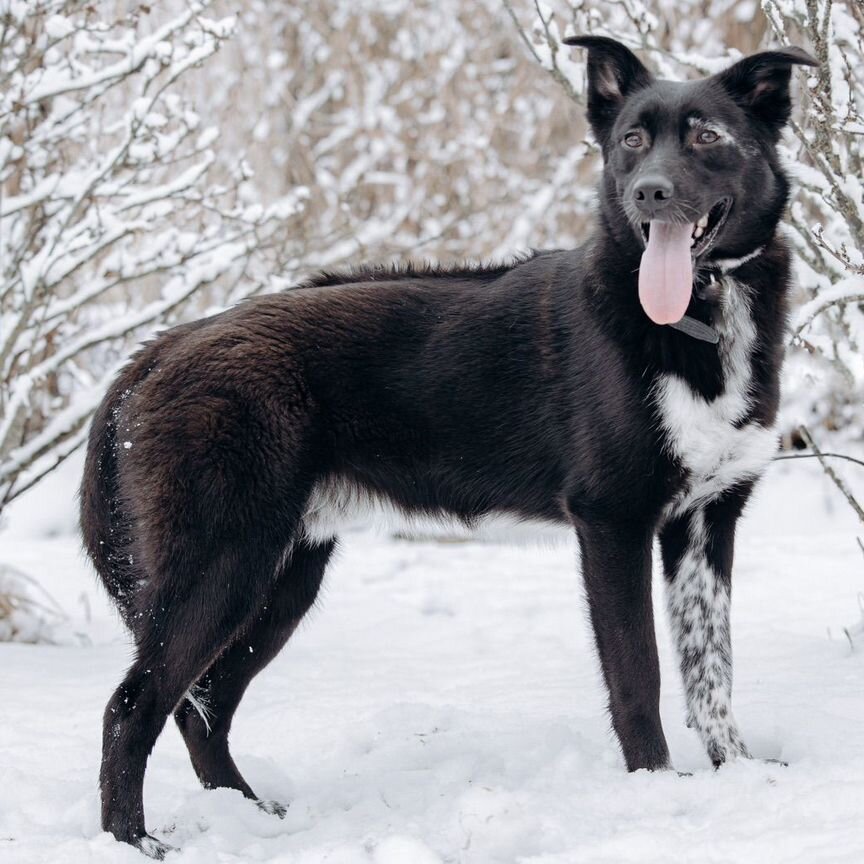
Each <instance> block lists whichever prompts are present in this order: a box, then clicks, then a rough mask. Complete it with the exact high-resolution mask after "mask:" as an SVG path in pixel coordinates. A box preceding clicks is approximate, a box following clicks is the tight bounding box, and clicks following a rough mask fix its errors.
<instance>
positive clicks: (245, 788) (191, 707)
mask: <svg viewBox="0 0 864 864" xmlns="http://www.w3.org/2000/svg"><path fill="white" fill-rule="evenodd" d="M334 546H335V542H334V541H333V540H329V541H326V542H324V543H316V544H313V543H310V542H307V541H306V540H297V541H296V542H295V543H294V544H293V546H292V547H291V549H290V550H289V552H288V555H287V556H286V559H287V560H286V563H285V565H284V567H283V568H282V570H281V572H280V573H279V574H277V577H276V581H275V583H274V585H273V588H272V590H271V592H270V594H269V595H268V596H267V597H266V599H265V601H264V603H263V604H262V606H261V608H260V609H259V611H258V612H257V613H256V614H255V616H254V617H253V619H252V620H251V621H250V622H249V623H248V624H247V625H245V626H244V627H243V628H242V630H241V631H240V633H239V634H238V636H237V638H236V639H235V640H234V641H233V642H232V644H231V645H230V646H229V647H228V648H226V649H225V650H224V651H223V652H222V654H220V656H219V657H218V658H217V659H216V660H215V661H214V663H213V665H212V666H211V667H210V668H209V669H208V670H207V672H206V673H205V674H204V675H203V676H201V678H200V679H199V680H198V681H197V682H196V684H195V686H194V688H193V689H192V697H193V699H194V701H192V700H190V699H189V698H186V699H184V700H183V701H182V702H181V704H180V706H179V707H178V709H177V710H176V711H175V712H174V719H175V720H176V721H177V725H178V726H179V727H180V731H181V732H182V734H183V738H184V740H185V741H186V746H187V747H188V748H189V756H190V757H191V759H192V765H193V766H194V768H195V773H196V774H197V775H198V778H199V779H200V780H201V783H202V784H203V785H204V786H205V787H207V788H215V787H227V788H229V789H238V790H239V791H240V792H242V793H243V794H244V795H245V796H246V797H247V798H252V799H254V800H256V801H258V803H259V806H261V807H262V809H265V810H267V811H268V812H273V813H276V814H277V815H279V816H284V815H285V808H284V807H283V806H282V805H281V804H278V803H276V802H262V801H260V800H259V799H258V798H257V796H256V795H255V793H254V792H253V791H252V789H251V788H250V786H249V784H248V783H247V782H246V781H245V780H244V779H243V777H242V776H241V774H240V772H239V771H238V770H237V766H236V765H235V764H234V760H233V759H232V758H231V753H230V752H229V749H228V733H229V731H230V729H231V721H232V718H233V717H234V712H235V711H236V710H237V706H238V705H239V704H240V700H241V699H242V698H243V694H244V693H245V691H246V688H247V687H248V686H249V683H250V682H251V680H252V679H253V678H254V677H255V675H257V674H258V673H259V672H260V671H261V670H262V669H263V668H264V667H265V666H266V665H267V664H268V663H269V662H270V661H271V660H272V659H273V658H274V657H275V656H276V655H277V654H278V653H279V651H280V650H281V649H282V647H283V646H284V645H285V643H286V642H287V641H288V639H289V638H290V637H291V634H292V633H293V632H294V630H295V629H296V628H297V625H298V624H299V623H300V621H301V619H302V618H303V616H304V615H305V614H306V612H307V611H308V610H309V608H310V606H311V605H312V604H313V603H314V601H315V597H316V596H317V594H318V589H319V587H320V585H321V579H322V577H323V575H324V569H325V568H326V566H327V562H328V560H329V559H330V555H331V553H332V551H333V547H334ZM195 703H198V704H197V705H196V704H195Z"/></svg>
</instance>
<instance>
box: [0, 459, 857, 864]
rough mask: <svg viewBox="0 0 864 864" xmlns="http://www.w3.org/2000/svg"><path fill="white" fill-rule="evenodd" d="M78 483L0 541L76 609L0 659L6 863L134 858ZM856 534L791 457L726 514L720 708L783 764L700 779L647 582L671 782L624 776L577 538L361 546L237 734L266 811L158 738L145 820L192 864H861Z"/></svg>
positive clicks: (348, 543)
mask: <svg viewBox="0 0 864 864" xmlns="http://www.w3.org/2000/svg"><path fill="white" fill-rule="evenodd" d="M853 470H857V469H853V468H851V467H850V468H849V471H847V472H846V473H850V472H851V471H853ZM74 482H75V478H74V471H73V470H71V469H66V470H64V471H63V472H60V473H59V474H58V476H57V478H56V479H55V478H52V480H51V481H50V483H49V484H48V485H47V486H45V487H43V489H41V490H39V491H38V493H37V494H36V495H35V496H30V499H29V500H25V501H24V502H22V504H21V505H20V506H19V507H17V508H15V509H14V510H13V511H12V512H11V513H10V516H9V524H8V527H7V528H6V530H4V531H3V533H2V535H0V561H3V562H5V563H7V564H11V565H13V566H15V567H17V568H18V569H20V570H22V571H25V572H29V573H31V574H33V575H35V576H38V578H39V579H40V580H42V582H43V583H44V584H45V586H46V587H47V588H48V589H49V590H50V591H51V592H52V593H53V594H54V596H55V597H56V598H57V599H58V600H59V601H60V602H61V604H62V605H63V606H64V607H65V608H66V609H67V611H68V612H69V614H70V620H69V621H68V622H67V624H65V625H64V626H62V627H60V628H58V630H57V634H58V637H59V638H60V639H61V640H62V642H63V644H61V645H54V646H50V645H36V646H33V645H16V644H2V645H0V691H2V695H0V861H3V862H7V861H8V862H21V864H24V862H28V864H29V862H51V864H79V862H112V864H115V862H124V861H126V862H132V864H140V862H141V861H143V860H145V859H143V858H142V857H141V856H140V854H139V853H138V852H136V851H134V850H132V849H130V848H128V847H124V846H121V845H119V844H117V843H115V842H114V840H113V839H112V838H111V837H109V836H108V835H107V834H104V833H102V832H100V830H99V814H98V810H99V808H98V794H97V789H96V778H97V773H98V765H99V741H100V718H101V713H102V710H103V707H104V704H105V702H106V701H107V699H108V696H109V694H110V693H111V691H112V689H113V687H114V686H115V685H116V683H117V682H118V681H119V679H120V678H121V676H122V673H123V670H124V666H125V664H126V663H127V662H128V659H129V653H130V652H129V647H128V643H127V641H126V638H125V635H124V633H123V631H122V629H121V627H120V625H119V624H118V622H117V620H116V619H115V617H114V615H113V613H112V612H111V610H110V609H109V608H108V606H107V603H106V601H105V599H104V597H103V595H102V592H101V589H100V588H99V587H97V585H96V582H95V579H94V576H93V574H92V571H91V570H90V568H89V566H88V564H87V563H86V562H85V560H84V558H83V556H82V554H81V552H80V549H79V544H78V541H77V539H76V538H75V537H74V535H72V534H70V533H69V528H70V525H71V523H72V518H73V517H72V515H71V513H72V510H71V491H70V490H71V489H72V488H73V484H74ZM58 501H59V502H61V504H62V506H58ZM64 502H70V503H68V504H66V503H64ZM858 528H859V526H858V525H857V524H856V522H855V519H854V515H853V514H852V513H851V511H850V510H849V508H848V507H847V506H846V504H845V502H844V501H843V500H842V499H841V498H839V497H838V496H837V493H836V492H835V490H834V489H833V487H830V486H827V485H826V483H825V481H824V479H823V477H822V475H821V472H819V470H818V468H817V467H814V465H813V464H812V463H803V462H798V463H791V464H790V463H783V464H782V465H780V464H778V465H775V466H773V467H772V468H771V469H770V472H769V475H768V477H767V479H766V481H765V482H764V483H763V486H762V489H761V492H760V495H759V497H758V499H757V500H756V501H755V502H754V503H753V505H752V506H751V508H750V510H749V512H748V515H747V516H746V518H745V520H744V522H743V524H742V528H741V531H740V535H739V537H740V541H739V546H738V554H737V572H736V575H735V583H734V592H733V597H734V600H733V623H734V645H735V657H736V665H735V671H736V679H735V703H736V715H737V718H738V721H739V724H740V726H741V727H742V730H743V732H744V734H745V737H746V740H747V741H748V743H749V745H750V747H751V749H752V750H753V751H754V753H756V754H758V755H760V756H763V757H772V758H777V759H782V760H785V761H787V762H788V763H789V766H788V767H786V768H784V767H781V766H777V765H772V764H766V763H762V762H759V761H754V762H747V763H738V764H735V765H731V766H728V767H725V768H723V769H722V770H720V771H719V772H715V771H713V770H712V769H711V767H710V765H709V764H708V762H707V759H706V758H705V756H704V755H703V753H702V751H701V747H700V745H699V743H698V742H697V740H696V736H695V734H694V733H693V732H691V731H689V730H688V729H686V728H685V726H684V722H683V709H682V694H681V687H680V683H679V680H678V675H677V672H676V669H675V662H674V658H673V655H672V651H671V645H670V641H669V635H668V628H667V627H666V625H665V620H664V619H663V616H662V608H663V606H662V585H660V584H657V585H656V595H655V596H656V599H655V603H656V604H657V608H658V610H660V611H661V615H660V616H659V622H660V623H659V640H660V651H661V662H662V668H663V699H662V713H663V719H664V723H665V728H666V735H667V738H668V740H669V745H670V748H671V751H672V754H673V759H674V762H675V765H676V767H677V768H678V770H679V771H686V772H692V776H689V777H680V776H678V775H677V774H675V773H672V772H670V773H664V774H648V773H645V772H639V773H637V774H634V775H628V774H627V773H626V772H625V770H624V767H623V763H622V760H621V757H620V755H619V753H618V749H617V746H616V743H615V741H614V740H613V738H612V735H611V733H610V731H609V724H608V719H607V717H606V714H605V711H604V694H603V690H602V687H601V684H600V678H599V672H598V668H597V662H596V658H595V653H594V650H593V648H592V643H591V637H590V633H589V629H588V624H587V620H586V611H585V607H584V598H583V594H582V590H581V587H580V583H579V578H578V574H577V572H576V569H575V549H574V547H573V545H572V544H570V543H568V542H564V543H560V544H558V545H550V544H548V543H546V544H540V545H530V546H520V547H512V546H506V545H497V544H489V543H487V544H480V543H428V542H424V543H417V542H407V541H394V540H390V539H387V538H385V537H381V536H376V535H374V534H368V533H358V534H352V535H350V536H347V537H345V538H344V541H343V543H342V549H341V553H340V555H339V557H338V560H337V561H336V563H335V565H333V566H332V567H331V570H330V571H329V574H328V578H327V580H326V590H325V591H324V592H323V597H322V598H321V601H320V603H319V607H318V608H317V609H316V610H315V611H314V613H313V614H311V615H310V616H309V619H307V623H306V625H305V626H304V627H303V628H302V629H301V631H300V632H298V633H297V634H296V635H295V637H294V638H293V639H292V641H291V643H290V645H289V646H288V647H287V648H286V650H285V651H284V652H283V653H282V655H281V656H280V657H279V658H278V659H277V660H276V661H274V663H273V664H272V665H271V666H270V667H269V668H268V669H267V670H266V671H265V672H263V673H262V674H261V675H260V676H259V677H258V678H257V679H256V681H255V682H254V683H253V685H252V687H251V688H250V690H249V692H248V694H247V696H246V699H245V701H244V703H243V705H242V707H241V709H240V711H239V713H238V715H237V719H236V721H235V724H234V731H233V735H232V742H233V751H234V755H235V758H236V760H237V762H238V764H239V765H240V768H241V770H242V771H243V772H244V774H245V775H246V777H247V778H248V779H249V781H250V782H251V784H252V786H253V788H255V789H256V791H258V793H259V794H260V795H262V796H263V797H268V798H277V799H281V800H283V801H286V802H290V805H291V806H290V808H289V811H288V816H287V818H286V819H285V820H284V821H280V820H279V819H277V818H276V817H273V816H268V815H266V814H264V813H262V812H261V811H259V810H258V809H257V808H256V807H255V806H254V804H252V803H250V802H248V801H246V800H244V799H243V798H242V797H241V796H240V795H239V793H236V792H229V791H224V790H217V791H204V790H202V789H201V788H200V787H199V786H198V783H197V781H196V779H195V776H194V774H193V772H192V769H191V766H190V764H189V761H188V758H187V756H186V753H185V750H184V748H183V744H182V742H181V739H180V737H179V735H178V733H177V732H176V730H175V729H174V728H173V727H170V728H167V729H166V731H165V733H163V736H162V737H161V738H160V740H159V743H158V745H157V747H156V750H155V752H154V754H153V756H152V757H151V760H150V765H149V770H148V774H147V781H146V785H145V807H146V811H147V819H148V826H149V828H150V830H151V831H152V832H153V833H154V834H156V835H157V836H158V837H160V838H161V839H163V840H165V841H166V842H168V843H171V844H172V845H174V846H177V847H179V849H180V851H179V852H175V853H172V854H171V856H169V859H168V860H169V861H170V860H174V861H177V862H188V864H193V862H194V864H199V862H200V864H205V862H206V864H210V862H286V864H287V862H292V864H293V862H296V864H319V862H322V864H323V862H328V864H361V862H365V864H439V862H465V864H498V862H502V864H503V862H507V864H509V862H514V864H515V862H525V864H527V862H532V864H571V862H573V864H575V862H591V864H602V862H609V864H618V862H629V861H638V862H640V864H651V862H658V864H660V862H662V864H670V862H736V864H740V862H759V864H765V862H783V864H792V862H801V864H816V862H831V864H842V862H850V864H852V862H855V864H860V862H861V861H864V816H862V814H864V731H862V730H864V726H862V718H864V645H858V646H857V649H858V650H857V651H853V650H851V649H850V645H849V642H848V641H847V639H846V637H845V636H844V635H843V632H842V627H843V626H844V625H849V624H854V623H855V621H856V618H857V617H858V616H859V612H858V607H857V596H858V593H859V592H861V591H862V590H864V560H862V557H861V553H860V551H859V550H858V549H857V547H856V546H855V543H854V537H855V533H856V531H857V530H858ZM658 582H659V580H658ZM76 634H78V635H76Z"/></svg>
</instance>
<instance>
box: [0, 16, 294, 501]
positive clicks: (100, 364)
mask: <svg viewBox="0 0 864 864" xmlns="http://www.w3.org/2000/svg"><path fill="white" fill-rule="evenodd" d="M208 5H209V3H208V2H195V3H189V4H184V5H183V7H182V9H183V11H182V12H180V13H179V14H177V15H176V17H173V18H170V19H168V20H166V21H164V22H159V23H158V24H156V23H151V22H150V21H149V19H148V12H149V7H147V6H144V5H143V4H142V5H141V6H137V7H134V8H133V11H131V12H129V13H128V14H125V15H123V16H122V17H119V18H117V19H110V20H109V19H108V18H107V17H106V16H107V12H105V11H104V6H93V5H88V4H84V3H81V2H67V0H37V2H30V3H20V2H11V3H10V2H3V3H2V4H0V16H2V17H0V190H2V198H0V220H2V221H0V267H2V270H0V511H2V509H3V507H4V506H5V505H6V504H8V503H9V502H10V501H12V500H14V499H15V498H16V497H17V496H18V495H20V494H21V493H22V492H24V491H25V490H26V489H28V488H29V487H30V486H32V485H33V484H34V483H36V482H37V481H38V480H39V479H40V478H41V477H43V476H44V475H45V474H46V473H47V472H48V471H50V470H51V469H52V468H53V467H54V466H56V465H57V464H58V463H59V462H61V461H62V460H63V459H64V458H66V457H67V456H68V455H69V454H70V453H71V452H72V451H73V450H74V449H75V448H76V447H78V446H79V445H80V444H81V442H82V441H83V439H84V436H85V434H86V424H87V420H88V418H89V416H90V412H91V410H92V408H93V407H94V405H95V403H96V402H97V401H98V399H99V398H100V396H101V394H102V391H103V389H104V387H105V385H106V383H107V381H108V379H110V377H111V376H112V375H113V374H114V373H115V371H116V368H117V366H118V364H119V363H121V362H122V361H123V359H124V358H125V356H126V354H127V351H128V341H129V338H130V337H136V336H137V337H139V338H140V337H141V336H142V335H145V334H147V333H148V332H150V331H151V330H152V329H153V328H154V327H155V326H157V325H159V324H162V323H165V322H170V321H173V320H175V319H176V318H177V317H178V316H179V315H180V314H181V311H182V309H183V306H184V304H186V303H187V302H188V301H189V299H190V298H191V297H193V295H194V294H195V292H196V291H197V290H198V289H199V288H201V287H202V286H204V285H208V284H211V283H213V282H215V281H216V280H219V279H224V278H226V277H228V276H231V277H232V278H235V279H236V278H237V277H238V276H240V277H242V276H243V275H244V267H245V266H247V265H248V264H249V262H250V260H252V259H253V258H254V256H255V255H256V254H257V253H259V252H261V251H262V250H263V249H264V248H266V246H267V243H268V241H269V240H270V239H271V238H272V235H273V233H274V231H275V229H276V227H277V225H278V224H279V221H280V220H281V219H283V218H284V217H285V216H286V215H288V214H290V213H293V212H295V211H297V210H299V209H300V208H301V205H302V200H303V190H300V191H299V192H298V191H296V190H295V194H294V196H293V198H292V197H289V198H288V199H287V200H283V201H281V202H277V203H276V204H274V205H273V206H272V207H271V208H269V209H267V210H265V209H263V208H261V207H260V206H256V204H255V202H254V201H252V202H250V201H248V200H244V192H248V190H247V187H248V183H247V180H248V172H247V171H246V170H245V168H244V166H243V164H242V162H239V163H238V165H237V167H236V169H235V171H234V172H233V174H230V175H225V174H224V172H223V176H217V174H216V170H215V166H216V155H215V152H214V149H213V148H214V146H215V145H216V144H217V143H218V134H219V133H218V129H217V128H216V127H213V126H208V125H207V124H206V123H205V122H204V121H203V120H202V118H201V116H200V115H199V114H198V113H197V112H196V111H195V110H194V107H193V105H192V104H191V102H190V100H189V99H188V98H186V97H185V96H184V95H183V93H182V90H181V89H180V84H181V83H182V80H183V79H184V78H185V77H186V76H188V75H189V73H190V72H191V71H192V70H194V69H195V68H196V67H198V66H200V65H201V64H202V63H205V62H206V61H207V60H208V59H209V58H211V57H212V55H213V54H215V52H216V51H218V50H219V48H220V47H221V46H222V44H223V43H224V42H225V40H226V39H228V38H229V36H230V35H231V33H232V30H233V28H234V22H233V20H232V19H230V18H222V19H220V20H217V19H214V18H211V17H207V15H206V14H205V12H206V7H207V6H208ZM246 197H247V198H248V194H247V195H246ZM252 287H254V286H252V285H250V283H249V282H248V280H247V281H246V282H241V284H239V285H238V288H237V291H236V294H238V295H239V294H242V293H244V292H245V291H248V290H251V289H252Z"/></svg>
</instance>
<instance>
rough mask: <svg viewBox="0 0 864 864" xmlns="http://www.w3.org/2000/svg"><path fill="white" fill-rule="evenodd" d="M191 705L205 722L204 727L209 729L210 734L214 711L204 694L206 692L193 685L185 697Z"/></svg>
mask: <svg viewBox="0 0 864 864" xmlns="http://www.w3.org/2000/svg"><path fill="white" fill-rule="evenodd" d="M185 698H186V699H187V700H188V702H189V704H190V705H191V706H192V707H193V708H194V709H195V711H196V712H197V713H198V716H199V717H200V718H201V719H202V720H203V721H204V726H205V727H206V729H207V734H208V735H209V734H210V720H211V718H212V717H213V711H212V710H211V708H210V706H209V705H208V704H207V697H206V696H205V694H204V691H203V690H202V689H201V688H200V687H198V686H197V685H195V684H193V685H192V686H191V687H190V688H189V689H188V690H187V691H186V697H185Z"/></svg>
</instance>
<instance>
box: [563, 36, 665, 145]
mask: <svg viewBox="0 0 864 864" xmlns="http://www.w3.org/2000/svg"><path fill="white" fill-rule="evenodd" d="M563 41H564V44H565V45H577V46H578V47H580V48H587V49H588V120H589V122H590V123H591V128H592V129H593V130H594V134H595V135H596V136H597V140H598V141H599V142H600V144H601V146H603V147H604V148H605V147H606V144H607V142H608V140H609V133H610V131H611V129H612V124H613V123H614V122H615V118H616V117H617V116H618V112H619V111H620V110H621V106H622V105H623V104H624V100H625V99H626V98H627V96H629V95H630V94H631V93H632V92H634V91H635V90H639V89H640V88H642V87H647V86H648V85H649V84H650V83H651V82H652V81H653V80H654V77H653V76H652V75H651V73H650V72H649V71H648V70H647V69H646V68H645V67H644V66H643V65H642V62H641V61H640V60H639V58H638V57H637V56H636V55H635V54H634V53H633V52H632V51H631V50H630V49H629V48H627V47H626V46H625V45H622V44H621V43H620V42H616V41H615V40H614V39H608V38H607V37H605V36H568V37H567V38H566V39H564V40H563Z"/></svg>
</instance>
